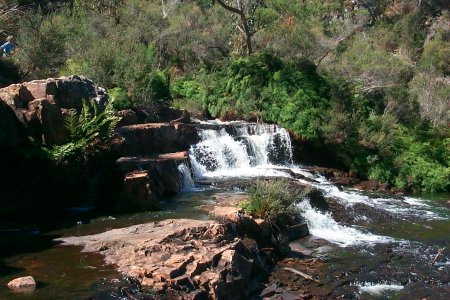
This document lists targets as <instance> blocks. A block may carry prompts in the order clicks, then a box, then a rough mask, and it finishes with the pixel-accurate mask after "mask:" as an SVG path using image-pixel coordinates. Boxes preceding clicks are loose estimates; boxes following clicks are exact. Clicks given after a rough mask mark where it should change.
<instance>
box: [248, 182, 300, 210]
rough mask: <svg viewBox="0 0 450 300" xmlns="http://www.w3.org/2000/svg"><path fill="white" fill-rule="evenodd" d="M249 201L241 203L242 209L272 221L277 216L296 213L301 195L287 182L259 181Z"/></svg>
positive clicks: (251, 191) (250, 192)
mask: <svg viewBox="0 0 450 300" xmlns="http://www.w3.org/2000/svg"><path fill="white" fill-rule="evenodd" d="M249 194H250V196H249V199H248V200H246V201H243V202H242V203H240V206H241V208H242V209H243V210H244V211H245V212H246V213H248V214H251V215H252V216H254V217H257V218H263V219H272V218H274V217H276V216H277V215H280V214H284V213H292V212H294V211H295V203H296V202H297V201H298V200H299V197H300V194H299V193H298V192H294V191H292V188H290V186H289V182H288V181H287V180H282V179H278V180H273V181H264V180H259V181H257V182H256V184H255V186H253V187H252V188H251V189H250V190H249Z"/></svg>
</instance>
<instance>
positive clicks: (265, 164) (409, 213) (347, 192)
mask: <svg viewBox="0 0 450 300" xmlns="http://www.w3.org/2000/svg"><path fill="white" fill-rule="evenodd" d="M200 125H201V126H200V128H203V129H199V130H200V132H199V135H200V142H199V143H198V144H196V145H193V146H192V147H191V148H190V150H189V160H190V164H185V165H184V166H180V168H181V169H180V172H181V173H182V174H186V175H183V178H184V179H183V180H184V185H183V186H186V187H187V189H188V190H189V187H190V188H191V190H192V187H193V186H194V181H193V180H192V177H191V176H190V174H191V173H193V174H194V179H195V180H203V179H206V180H208V179H215V180H217V179H226V178H243V177H289V178H292V179H293V180H297V181H299V182H300V183H302V184H305V185H310V186H313V187H315V188H317V189H319V190H321V191H322V192H323V193H324V194H325V196H326V197H329V198H333V199H335V200H336V201H339V202H340V204H342V205H344V206H346V207H351V206H353V205H355V204H364V205H366V206H369V207H372V208H373V209H377V210H380V211H383V212H384V213H388V214H391V215H395V216H397V217H400V218H402V219H403V218H406V217H413V218H423V219H428V220H439V219H447V215H446V212H443V213H441V212H440V211H436V210H435V209H433V210H434V211H433V210H432V207H431V206H429V205H427V204H426V203H424V201H423V200H422V199H416V198H409V197H403V198H402V197H397V198H392V197H386V198H380V197H373V196H368V195H366V194H364V193H362V192H361V191H357V190H351V189H344V190H342V189H340V188H338V187H337V186H336V185H334V184H332V183H331V182H329V181H328V180H327V179H326V178H324V177H323V176H321V175H317V174H312V173H311V172H309V171H308V170H305V169H303V168H301V167H299V166H296V165H294V163H293V155H292V145H291V139H290V137H289V133H288V132H287V131H286V130H285V129H283V128H281V127H279V126H277V125H269V124H255V123H245V122H220V121H208V122H200ZM188 165H190V166H191V167H192V170H189V168H188V167H187V166H188ZM292 174H299V175H302V176H305V177H307V178H309V179H312V180H313V181H306V180H303V179H295V178H294V177H295V176H294V177H291V175H292ZM298 208H299V211H300V213H301V214H302V216H303V217H304V218H305V219H306V221H307V223H308V226H309V228H310V232H311V233H312V234H313V235H315V236H317V237H320V238H323V239H326V240H328V241H330V242H332V243H334V244H336V245H338V246H342V247H347V246H352V245H372V244H375V243H389V242H393V241H394V240H395V239H393V238H391V237H387V236H381V235H375V234H372V233H370V232H369V231H368V230H365V229H363V228H361V227H357V226H344V225H342V224H339V223H338V222H336V221H335V220H334V219H333V217H332V216H331V214H329V213H322V212H320V211H317V210H315V209H314V208H312V207H311V205H310V203H309V201H307V200H305V201H303V202H301V203H300V204H299V205H298ZM363 217H364V216H363Z"/></svg>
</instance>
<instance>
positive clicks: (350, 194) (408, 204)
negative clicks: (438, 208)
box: [292, 167, 446, 220]
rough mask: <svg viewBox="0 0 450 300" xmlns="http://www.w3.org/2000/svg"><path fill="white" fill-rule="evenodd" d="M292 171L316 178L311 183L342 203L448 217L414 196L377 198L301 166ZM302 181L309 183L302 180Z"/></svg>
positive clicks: (436, 217) (434, 216) (421, 215)
mask: <svg viewBox="0 0 450 300" xmlns="http://www.w3.org/2000/svg"><path fill="white" fill-rule="evenodd" d="M292 171H293V172H294V173H297V174H301V175H303V176H307V177H309V178H312V179H314V180H316V181H317V182H318V183H317V184H314V183H312V184H311V183H309V184H311V185H312V186H314V187H316V188H318V189H320V190H322V191H323V192H324V193H325V196H326V197H331V198H335V199H337V200H339V201H340V203H341V204H343V205H345V206H348V207H351V206H353V205H355V204H359V203H362V204H365V205H367V206H370V207H373V208H375V209H382V210H385V211H387V212H389V213H391V214H394V215H398V216H405V217H407V216H413V217H419V218H422V219H436V220H439V219H446V217H444V216H441V215H440V214H439V213H437V212H433V211H430V209H431V208H432V207H431V206H430V205H428V204H426V203H425V202H424V200H422V199H418V198H412V197H399V198H376V197H369V196H367V195H364V194H363V193H362V191H358V190H341V189H339V188H338V187H337V186H335V185H333V184H332V183H330V182H329V181H328V180H327V179H326V178H325V177H323V176H320V175H319V176H314V175H313V174H311V173H310V175H305V174H307V173H308V171H306V170H302V169H300V168H298V167H297V168H292ZM302 183H308V182H306V181H302Z"/></svg>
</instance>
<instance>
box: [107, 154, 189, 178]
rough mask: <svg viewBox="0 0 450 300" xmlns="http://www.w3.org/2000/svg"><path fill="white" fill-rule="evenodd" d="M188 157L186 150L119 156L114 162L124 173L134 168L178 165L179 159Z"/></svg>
mask: <svg viewBox="0 0 450 300" xmlns="http://www.w3.org/2000/svg"><path fill="white" fill-rule="evenodd" d="M187 158H188V152H187V151H181V152H175V153H165V154H158V155H153V156H126V157H121V158H119V159H118V160H117V161H116V163H117V166H118V167H119V169H120V170H121V171H122V172H124V173H129V172H132V171H134V170H151V169H152V168H158V169H160V168H164V166H168V165H175V166H178V164H179V163H180V161H183V160H185V159H187Z"/></svg>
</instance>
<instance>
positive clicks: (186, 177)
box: [178, 163, 195, 192]
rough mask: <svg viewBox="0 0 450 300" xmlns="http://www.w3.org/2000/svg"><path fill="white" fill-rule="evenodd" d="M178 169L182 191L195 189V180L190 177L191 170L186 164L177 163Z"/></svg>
mask: <svg viewBox="0 0 450 300" xmlns="http://www.w3.org/2000/svg"><path fill="white" fill-rule="evenodd" d="M178 171H179V172H180V174H181V178H182V191H183V192H192V191H194V190H195V182H194V179H192V175H191V170H190V169H189V168H188V166H186V164H184V163H182V164H180V165H178Z"/></svg>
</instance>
